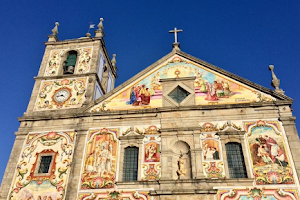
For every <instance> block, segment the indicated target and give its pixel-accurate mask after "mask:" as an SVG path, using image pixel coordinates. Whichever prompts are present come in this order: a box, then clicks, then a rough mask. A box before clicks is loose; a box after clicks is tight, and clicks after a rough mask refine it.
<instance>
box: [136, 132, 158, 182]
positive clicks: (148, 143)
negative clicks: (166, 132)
mask: <svg viewBox="0 0 300 200" xmlns="http://www.w3.org/2000/svg"><path fill="white" fill-rule="evenodd" d="M143 148H144V149H143V163H142V170H141V171H142V172H141V173H142V174H141V177H142V178H141V179H142V180H144V181H151V180H152V181H153V180H158V179H160V177H161V158H160V154H161V153H160V150H161V137H160V136H157V135H156V136H155V135H152V136H145V137H144V139H143Z"/></svg>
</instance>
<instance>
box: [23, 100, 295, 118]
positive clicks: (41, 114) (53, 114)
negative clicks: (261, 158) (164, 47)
mask: <svg viewBox="0 0 300 200" xmlns="http://www.w3.org/2000/svg"><path fill="white" fill-rule="evenodd" d="M291 104H292V102H291V101H278V102H277V103H275V102H268V103H245V104H226V105H195V106H181V107H161V108H149V109H144V110H121V111H108V112H95V113H90V112H89V111H88V110H86V111H83V110H82V109H86V108H82V107H81V108H70V109H64V112H65V113H62V112H63V111H60V110H47V111H33V112H29V113H26V114H24V116H23V117H19V118H18V120H19V121H20V122H22V121H31V120H45V119H65V118H75V117H76V118H77V117H94V116H98V117H101V116H105V117H107V116H114V117H115V116H118V115H121V116H122V117H121V116H118V117H119V118H122V119H125V118H132V116H128V117H127V116H126V115H133V114H149V113H155V114H158V113H163V112H176V111H193V110H198V111H210V110H217V109H235V108H253V107H265V106H278V105H291ZM274 110H275V108H274ZM45 112H47V115H45ZM118 117H115V118H118ZM99 120H100V119H99Z"/></svg>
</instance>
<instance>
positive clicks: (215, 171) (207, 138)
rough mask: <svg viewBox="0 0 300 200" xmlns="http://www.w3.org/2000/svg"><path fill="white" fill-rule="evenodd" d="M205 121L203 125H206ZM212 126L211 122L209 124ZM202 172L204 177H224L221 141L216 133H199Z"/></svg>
mask: <svg viewBox="0 0 300 200" xmlns="http://www.w3.org/2000/svg"><path fill="white" fill-rule="evenodd" d="M207 124H210V123H205V125H204V126H207ZM210 126H211V127H214V125H213V124H210ZM200 143H201V146H202V162H203V173H204V176H205V177H206V178H212V179H215V178H225V169H224V162H223V158H222V149H221V141H220V136H219V135H218V133H212V132H209V133H205V132H203V133H201V135H200Z"/></svg>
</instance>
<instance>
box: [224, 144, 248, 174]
mask: <svg viewBox="0 0 300 200" xmlns="http://www.w3.org/2000/svg"><path fill="white" fill-rule="evenodd" d="M230 144H238V146H239V148H240V151H236V152H239V155H240V156H241V158H240V160H239V161H241V162H242V166H241V165H239V167H238V168H233V167H230V165H231V164H229V159H228V157H230V156H232V152H231V153H229V151H228V148H227V147H228V145H230ZM225 151H226V162H227V169H228V175H229V178H231V179H234V178H249V177H248V171H247V166H246V162H245V156H244V152H243V145H242V144H241V143H240V142H236V141H229V142H227V143H226V144H225ZM232 163H233V162H232ZM232 168H233V171H236V169H240V170H241V169H243V173H239V174H238V175H237V174H236V173H235V174H232V173H231V169H232ZM241 174H243V175H244V176H243V177H237V176H239V175H241ZM233 175H234V177H233Z"/></svg>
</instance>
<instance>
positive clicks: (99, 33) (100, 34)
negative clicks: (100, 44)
mask: <svg viewBox="0 0 300 200" xmlns="http://www.w3.org/2000/svg"><path fill="white" fill-rule="evenodd" d="M103 21H104V19H103V18H100V22H99V24H98V25H97V27H98V30H96V31H95V33H96V35H95V37H103V36H104V27H103Z"/></svg>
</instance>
